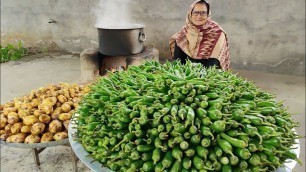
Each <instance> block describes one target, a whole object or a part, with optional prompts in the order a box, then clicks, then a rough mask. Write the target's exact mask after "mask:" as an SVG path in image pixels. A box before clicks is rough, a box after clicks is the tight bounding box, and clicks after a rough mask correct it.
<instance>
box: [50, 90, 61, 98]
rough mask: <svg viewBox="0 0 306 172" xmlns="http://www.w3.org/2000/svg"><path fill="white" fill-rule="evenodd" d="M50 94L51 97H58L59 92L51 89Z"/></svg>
mask: <svg viewBox="0 0 306 172" xmlns="http://www.w3.org/2000/svg"><path fill="white" fill-rule="evenodd" d="M51 96H52V97H58V96H59V92H58V91H51Z"/></svg>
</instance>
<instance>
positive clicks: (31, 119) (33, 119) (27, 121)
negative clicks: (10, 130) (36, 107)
mask: <svg viewBox="0 0 306 172" xmlns="http://www.w3.org/2000/svg"><path fill="white" fill-rule="evenodd" d="M38 121H39V120H38V118H37V117H36V116H34V115H29V116H26V117H24V118H23V123H24V124H25V125H33V124H35V123H36V122H38Z"/></svg>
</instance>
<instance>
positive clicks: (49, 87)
mask: <svg viewBox="0 0 306 172" xmlns="http://www.w3.org/2000/svg"><path fill="white" fill-rule="evenodd" d="M58 88H59V87H58V86H57V85H51V84H50V85H48V86H47V89H48V90H51V91H56V90H58Z"/></svg>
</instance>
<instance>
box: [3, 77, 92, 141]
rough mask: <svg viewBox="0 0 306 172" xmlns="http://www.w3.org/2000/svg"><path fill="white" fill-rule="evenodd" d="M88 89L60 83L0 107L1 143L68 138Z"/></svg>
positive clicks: (42, 88) (34, 91)
mask: <svg viewBox="0 0 306 172" xmlns="http://www.w3.org/2000/svg"><path fill="white" fill-rule="evenodd" d="M89 90H90V89H89V87H88V85H82V86H79V85H77V84H68V83H59V84H55V85H51V84H50V85H48V86H46V87H41V88H39V89H37V90H32V91H31V92H30V94H26V95H24V96H22V97H20V98H15V99H14V100H12V101H10V102H8V103H6V104H4V105H1V106H0V115H1V120H0V121H1V125H0V135H1V136H0V139H1V140H3V141H6V142H9V143H44V142H49V141H53V140H62V139H65V138H67V137H68V124H69V121H70V118H71V116H72V115H73V113H74V112H75V109H76V108H77V107H78V103H79V101H80V100H81V96H82V95H83V94H85V93H87V92H89Z"/></svg>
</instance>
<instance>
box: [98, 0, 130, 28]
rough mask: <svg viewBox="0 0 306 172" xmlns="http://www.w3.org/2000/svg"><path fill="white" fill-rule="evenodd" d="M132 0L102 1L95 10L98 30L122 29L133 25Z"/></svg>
mask: <svg viewBox="0 0 306 172" xmlns="http://www.w3.org/2000/svg"><path fill="white" fill-rule="evenodd" d="M130 2H131V0H100V1H99V5H98V6H97V8H96V9H95V10H94V13H95V16H96V23H95V27H97V28H101V27H104V28H120V27H126V26H129V25H131V23H133V22H132V20H131V17H130V16H131V11H130V7H129V6H130V5H131V3H130Z"/></svg>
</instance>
